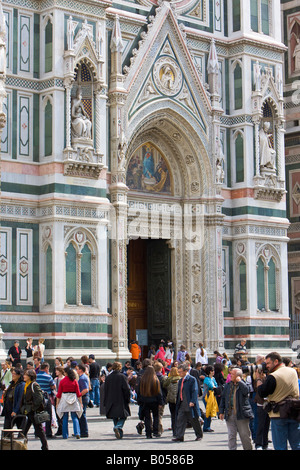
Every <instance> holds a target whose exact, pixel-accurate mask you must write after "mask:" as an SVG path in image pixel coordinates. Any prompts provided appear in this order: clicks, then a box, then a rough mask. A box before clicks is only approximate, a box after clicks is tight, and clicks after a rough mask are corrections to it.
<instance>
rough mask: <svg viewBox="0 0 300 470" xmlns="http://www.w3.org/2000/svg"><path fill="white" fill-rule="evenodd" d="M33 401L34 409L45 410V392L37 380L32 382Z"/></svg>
mask: <svg viewBox="0 0 300 470" xmlns="http://www.w3.org/2000/svg"><path fill="white" fill-rule="evenodd" d="M31 391H32V401H33V406H32V408H33V410H34V411H43V410H44V409H45V406H46V400H45V394H44V392H43V390H42V389H41V387H40V386H39V384H38V383H37V382H32V384H31Z"/></svg>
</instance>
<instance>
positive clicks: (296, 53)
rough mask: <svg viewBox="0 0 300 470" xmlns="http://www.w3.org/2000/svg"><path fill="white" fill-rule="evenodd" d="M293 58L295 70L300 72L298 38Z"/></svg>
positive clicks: (299, 44) (299, 41)
mask: <svg viewBox="0 0 300 470" xmlns="http://www.w3.org/2000/svg"><path fill="white" fill-rule="evenodd" d="M293 57H294V59H295V70H300V38H297V44H296V46H295V49H294V54H293Z"/></svg>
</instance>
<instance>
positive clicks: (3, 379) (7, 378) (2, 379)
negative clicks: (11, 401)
mask: <svg viewBox="0 0 300 470" xmlns="http://www.w3.org/2000/svg"><path fill="white" fill-rule="evenodd" d="M11 381H12V374H11V361H3V362H2V363H1V373H0V390H1V392H4V390H6V389H7V388H8V387H9V384H10V382H11Z"/></svg>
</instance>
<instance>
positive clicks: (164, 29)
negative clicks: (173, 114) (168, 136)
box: [124, 2, 211, 134]
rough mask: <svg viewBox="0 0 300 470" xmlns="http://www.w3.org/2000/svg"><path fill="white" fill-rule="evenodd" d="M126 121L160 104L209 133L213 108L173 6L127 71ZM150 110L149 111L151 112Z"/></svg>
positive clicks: (160, 14) (166, 7) (161, 14)
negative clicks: (177, 110) (187, 118)
mask: <svg viewBox="0 0 300 470" xmlns="http://www.w3.org/2000/svg"><path fill="white" fill-rule="evenodd" d="M124 73H125V80H124V88H125V89H126V90H127V93H128V97H127V100H126V101H127V102H126V107H127V119H128V121H130V120H131V119H133V118H134V117H136V115H137V114H139V113H140V112H141V111H142V112H143V113H144V112H146V107H147V106H148V107H149V106H150V107H151V108H152V109H153V105H154V104H155V103H157V102H160V106H161V107H163V106H166V107H168V106H169V105H170V104H172V105H173V106H175V107H177V109H181V110H182V112H184V113H185V115H186V116H189V119H191V120H196V121H197V124H198V125H200V127H201V129H202V132H204V134H207V132H208V122H209V114H210V111H211V105H210V101H209V98H208V96H207V94H206V91H205V90H204V88H203V85H202V83H201V81H200V78H199V75H198V72H197V71H196V69H195V66H194V63H193V60H192V57H191V55H190V53H189V50H188V48H187V45H186V41H185V34H184V32H183V31H182V28H181V26H180V25H179V24H178V22H177V19H176V16H175V13H174V12H173V10H172V7H171V5H170V4H168V3H167V2H164V3H163V4H162V6H161V7H160V8H158V9H157V10H156V16H155V18H154V19H153V21H152V23H150V24H149V25H148V33H147V34H145V35H144V36H143V39H142V40H141V41H140V43H139V49H137V50H135V51H133V56H132V59H131V65H130V67H125V68H124ZM150 107H149V109H150Z"/></svg>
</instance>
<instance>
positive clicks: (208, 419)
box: [202, 397, 211, 431]
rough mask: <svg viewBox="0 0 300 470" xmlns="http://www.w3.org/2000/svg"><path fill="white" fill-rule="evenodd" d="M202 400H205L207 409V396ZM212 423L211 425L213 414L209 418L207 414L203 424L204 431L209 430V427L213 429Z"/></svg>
mask: <svg viewBox="0 0 300 470" xmlns="http://www.w3.org/2000/svg"><path fill="white" fill-rule="evenodd" d="M202 401H203V404H204V406H205V409H206V401H205V397H203V398H202ZM210 425H211V416H210V417H209V418H207V417H206V415H205V418H204V424H203V431H207V430H208V429H211V427H210Z"/></svg>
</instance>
